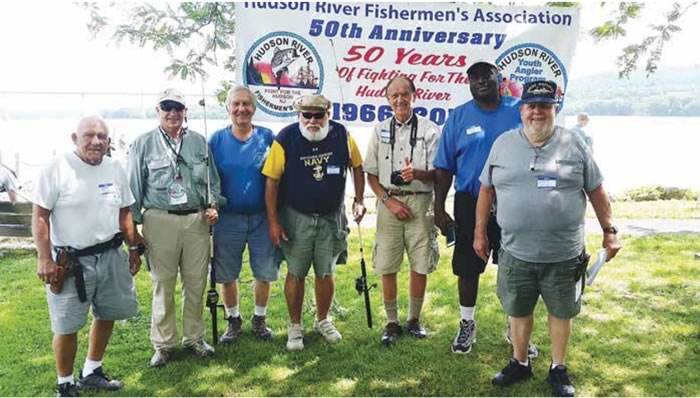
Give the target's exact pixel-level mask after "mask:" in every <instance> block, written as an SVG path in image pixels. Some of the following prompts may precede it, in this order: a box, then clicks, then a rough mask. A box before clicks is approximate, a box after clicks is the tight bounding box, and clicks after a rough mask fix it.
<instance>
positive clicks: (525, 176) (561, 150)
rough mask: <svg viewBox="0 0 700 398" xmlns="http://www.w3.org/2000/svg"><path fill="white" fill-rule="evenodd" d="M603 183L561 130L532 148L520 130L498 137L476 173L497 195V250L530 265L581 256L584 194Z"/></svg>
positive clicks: (584, 150) (577, 141)
mask: <svg viewBox="0 0 700 398" xmlns="http://www.w3.org/2000/svg"><path fill="white" fill-rule="evenodd" d="M602 182H603V176H602V175H601V172H600V169H599V168H598V165H597V164H596V162H595V160H594V159H593V155H592V154H591V152H590V150H589V149H588V147H587V146H586V144H585V142H584V141H583V140H582V139H581V137H580V136H579V135H578V134H576V133H574V132H572V131H571V130H566V129H563V128H561V127H556V128H555V130H554V135H553V136H552V137H551V138H550V139H549V141H548V142H547V143H545V145H543V146H542V147H539V148H533V147H532V146H531V145H530V143H529V141H528V140H527V138H526V137H525V135H524V133H523V132H522V129H515V130H511V131H509V132H507V133H505V134H503V135H502V136H501V137H499V138H498V139H497V140H496V142H495V143H494V144H493V148H492V149H491V153H490V155H489V157H488V159H487V161H486V164H485V165H484V170H483V172H482V174H481V183H482V184H483V185H484V186H492V187H493V188H494V189H495V190H496V197H497V198H498V200H497V201H496V206H497V209H496V215H497V220H498V225H499V226H500V227H501V231H502V232H501V233H502V241H501V246H502V247H503V248H504V249H505V250H506V251H508V253H510V254H511V255H513V256H514V257H516V258H518V259H520V260H523V261H529V262H536V263H555V262H560V261H566V260H570V259H572V258H574V257H576V256H578V255H579V254H581V252H582V251H583V248H584V243H585V242H584V237H585V231H584V227H585V223H584V216H585V212H586V194H585V193H586V192H591V191H593V190H594V189H596V188H598V187H599V186H600V184H602Z"/></svg>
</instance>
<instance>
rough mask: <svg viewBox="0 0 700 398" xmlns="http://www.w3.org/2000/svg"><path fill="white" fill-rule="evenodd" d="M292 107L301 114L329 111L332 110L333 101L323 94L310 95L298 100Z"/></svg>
mask: <svg viewBox="0 0 700 398" xmlns="http://www.w3.org/2000/svg"><path fill="white" fill-rule="evenodd" d="M292 105H293V106H294V109H296V110H297V111H299V112H304V111H318V110H321V111H328V110H329V109H330V108H331V101H329V100H328V98H326V97H324V96H323V95H321V94H309V95H304V96H301V97H299V98H297V99H296V100H294V103H293V104H292Z"/></svg>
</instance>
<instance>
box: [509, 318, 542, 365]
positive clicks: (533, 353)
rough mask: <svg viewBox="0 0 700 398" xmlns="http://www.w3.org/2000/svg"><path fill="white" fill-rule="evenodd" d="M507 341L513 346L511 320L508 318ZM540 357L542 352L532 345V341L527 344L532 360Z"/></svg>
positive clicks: (528, 354) (528, 353)
mask: <svg viewBox="0 0 700 398" xmlns="http://www.w3.org/2000/svg"><path fill="white" fill-rule="evenodd" d="M506 341H507V342H508V344H510V345H513V339H512V338H511V334H510V318H508V324H507V326H506ZM539 355H540V351H539V350H538V349H537V346H536V345H535V344H533V343H532V341H530V342H528V343H527V356H528V358H530V359H535V358H537V357H538V356H539Z"/></svg>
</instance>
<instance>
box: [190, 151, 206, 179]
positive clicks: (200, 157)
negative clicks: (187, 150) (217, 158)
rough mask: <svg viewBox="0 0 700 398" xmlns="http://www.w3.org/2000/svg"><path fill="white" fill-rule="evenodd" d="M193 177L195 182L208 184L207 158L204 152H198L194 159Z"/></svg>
mask: <svg viewBox="0 0 700 398" xmlns="http://www.w3.org/2000/svg"><path fill="white" fill-rule="evenodd" d="M192 178H193V179H194V182H195V184H199V185H207V158H206V155H204V154H203V153H196V154H195V155H194V159H193V160H192Z"/></svg>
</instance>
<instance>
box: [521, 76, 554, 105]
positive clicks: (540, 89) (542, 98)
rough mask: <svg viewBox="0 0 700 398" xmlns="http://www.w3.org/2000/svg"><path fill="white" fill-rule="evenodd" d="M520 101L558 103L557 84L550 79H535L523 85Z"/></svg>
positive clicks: (526, 102)
mask: <svg viewBox="0 0 700 398" xmlns="http://www.w3.org/2000/svg"><path fill="white" fill-rule="evenodd" d="M520 102H522V103H525V104H532V103H537V104H558V103H559V99H558V98H557V84H556V83H554V82H553V81H551V80H537V81H533V82H527V83H525V85H523V94H522V96H521V97H520Z"/></svg>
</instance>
